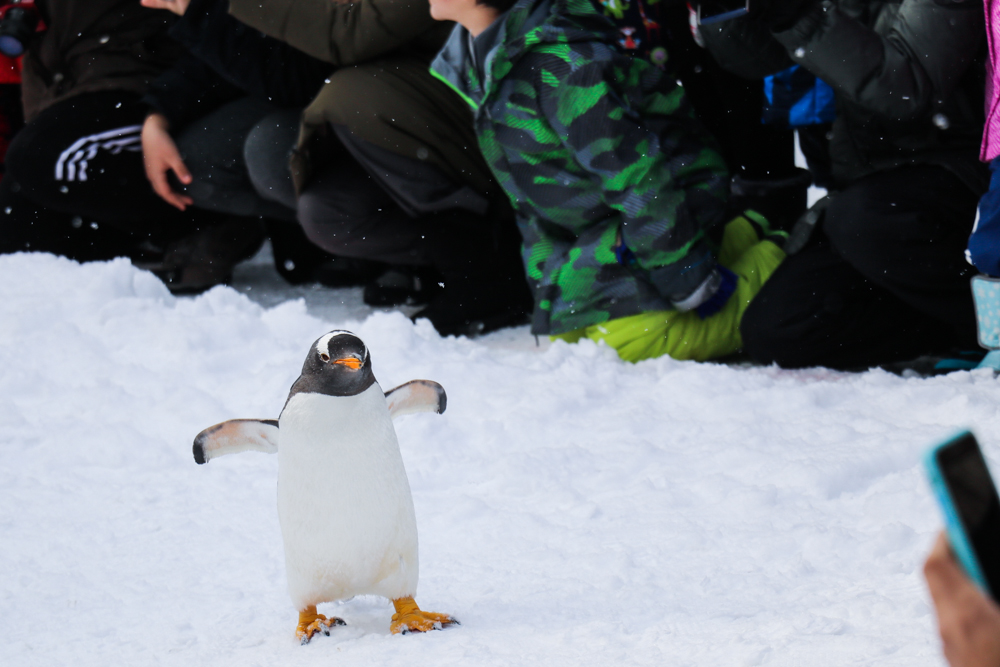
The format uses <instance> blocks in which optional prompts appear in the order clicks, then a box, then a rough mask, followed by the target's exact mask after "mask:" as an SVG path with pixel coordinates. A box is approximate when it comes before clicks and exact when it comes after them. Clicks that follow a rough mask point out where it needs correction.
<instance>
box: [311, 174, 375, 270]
mask: <svg viewBox="0 0 1000 667" xmlns="http://www.w3.org/2000/svg"><path fill="white" fill-rule="evenodd" d="M356 199H357V198H356ZM372 216H373V212H372V211H369V210H366V207H364V206H363V205H361V206H359V205H358V202H357V201H354V202H352V201H351V198H350V197H349V196H338V197H331V196H330V193H328V192H317V191H315V190H306V191H305V192H303V193H302V195H300V196H299V202H298V218H299V224H300V225H302V231H304V232H305V235H306V237H307V238H308V239H309V240H310V241H311V242H312V243H314V244H316V245H317V246H319V247H320V248H322V249H323V250H326V251H327V252H329V253H331V254H334V255H337V254H340V255H345V256H350V255H352V252H351V248H352V246H354V245H356V240H357V239H356V237H357V236H358V234H357V232H358V230H359V229H360V228H361V227H363V226H364V225H365V224H367V223H368V222H369V221H370V220H371V218H372Z"/></svg>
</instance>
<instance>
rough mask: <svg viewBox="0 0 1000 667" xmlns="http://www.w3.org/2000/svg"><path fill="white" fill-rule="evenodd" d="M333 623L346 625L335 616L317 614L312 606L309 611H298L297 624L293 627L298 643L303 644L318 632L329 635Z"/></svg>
mask: <svg viewBox="0 0 1000 667" xmlns="http://www.w3.org/2000/svg"><path fill="white" fill-rule="evenodd" d="M335 625H347V623H345V622H344V619H342V618H337V617H336V616H331V617H330V618H327V617H326V616H324V615H323V614H317V613H316V608H315V607H313V608H312V610H311V611H308V610H307V611H305V612H300V613H299V625H298V627H297V628H296V629H295V636H296V637H298V639H299V643H300V644H302V645H303V646H305V645H306V644H308V643H309V641H310V640H311V639H312V638H313V637H315V636H316V635H317V634H319V633H320V632H322V633H323V634H324V635H326V636H327V637H329V636H330V628H331V627H333V626H335Z"/></svg>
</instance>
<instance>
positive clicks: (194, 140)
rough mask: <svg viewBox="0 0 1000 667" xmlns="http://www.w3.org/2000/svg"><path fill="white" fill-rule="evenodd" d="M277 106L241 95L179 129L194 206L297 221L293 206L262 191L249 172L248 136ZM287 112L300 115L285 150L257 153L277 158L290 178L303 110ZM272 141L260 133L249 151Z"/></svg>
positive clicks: (179, 145) (187, 190)
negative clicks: (289, 164)
mask: <svg viewBox="0 0 1000 667" xmlns="http://www.w3.org/2000/svg"><path fill="white" fill-rule="evenodd" d="M277 111H278V107H276V106H275V105H273V104H270V103H269V102H266V101H263V100H259V99H257V98H255V97H250V96H248V97H242V98H240V99H237V100H234V101H232V102H229V103H228V104H225V105H223V106H222V107H220V108H218V109H216V110H215V111H213V112H211V113H209V114H206V115H205V116H204V117H202V118H199V119H198V120H196V121H194V122H192V123H190V124H188V125H187V126H185V127H184V128H182V129H181V130H180V132H178V133H177V136H176V141H177V149H178V150H179V151H180V154H181V158H182V159H183V160H184V164H185V165H186V166H187V168H188V170H189V171H190V172H191V177H192V179H193V180H192V182H191V184H190V185H188V186H187V187H186V188H184V192H185V193H186V194H187V195H188V196H189V197H191V199H192V200H193V201H194V205H195V206H197V207H199V208H203V209H207V210H210V211H217V212H220V213H227V214H230V215H237V216H246V217H264V218H271V219H276V220H286V221H289V222H294V221H295V208H294V205H293V206H292V207H289V206H286V205H283V204H281V203H278V202H276V201H274V200H273V199H270V198H264V197H261V196H259V195H258V194H257V190H256V189H255V188H254V184H253V183H252V182H251V178H250V174H249V173H248V171H247V167H248V165H247V160H246V157H245V155H246V153H247V151H248V146H247V142H248V135H250V134H251V131H252V130H253V129H254V127H255V126H256V125H257V124H258V123H259V122H260V121H261V119H263V118H265V117H268V116H270V115H272V114H274V113H275V112H277ZM286 115H289V116H290V117H293V118H295V126H294V128H295V129H294V132H295V134H293V135H292V136H291V138H290V139H288V140H287V142H286V145H284V146H281V147H280V149H276V150H272V151H269V152H268V153H266V154H264V155H259V156H255V157H256V158H257V159H259V160H264V161H267V162H269V163H273V165H274V166H273V168H274V169H275V171H276V172H279V173H280V172H282V171H283V172H284V173H285V174H287V176H286V179H287V180H288V181H289V183H290V182H291V175H290V173H289V172H288V155H289V153H290V152H291V150H292V148H293V147H294V145H295V137H296V135H297V133H298V115H299V112H298V111H289V112H286ZM283 138H284V137H283ZM272 144H274V142H270V143H268V142H267V141H266V138H258V139H257V141H256V142H255V144H254V146H253V147H252V148H249V150H250V151H253V152H255V153H256V152H257V151H259V150H261V148H263V147H264V146H270V145H272Z"/></svg>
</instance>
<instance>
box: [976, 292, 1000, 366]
mask: <svg viewBox="0 0 1000 667" xmlns="http://www.w3.org/2000/svg"><path fill="white" fill-rule="evenodd" d="M972 302H973V303H974V304H975V306H976V328H977V329H978V331H979V345H981V346H982V347H983V348H985V349H987V350H990V352H989V353H988V354H987V355H986V356H985V357H983V360H982V361H980V362H979V366H978V368H992V369H993V370H995V371H1000V279H998V278H991V277H989V276H984V275H979V276H973V277H972Z"/></svg>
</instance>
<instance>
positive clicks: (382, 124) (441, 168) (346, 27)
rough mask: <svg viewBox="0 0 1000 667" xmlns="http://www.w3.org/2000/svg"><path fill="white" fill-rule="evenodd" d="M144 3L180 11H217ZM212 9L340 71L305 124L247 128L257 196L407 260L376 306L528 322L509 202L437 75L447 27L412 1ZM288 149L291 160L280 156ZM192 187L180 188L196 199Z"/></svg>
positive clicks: (326, 234) (340, 240) (494, 323)
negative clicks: (435, 64) (405, 305)
mask: <svg viewBox="0 0 1000 667" xmlns="http://www.w3.org/2000/svg"><path fill="white" fill-rule="evenodd" d="M145 1H146V4H147V5H148V6H151V7H152V6H162V7H164V8H167V9H172V10H174V11H175V12H176V13H181V14H184V12H185V10H187V11H198V12H201V11H202V9H201V8H203V7H206V6H208V3H206V2H197V3H192V4H191V5H190V6H189V5H188V3H187V2H186V1H185V0H180V2H177V3H174V2H168V1H167V0H145ZM217 4H221V5H222V6H228V11H229V12H230V13H231V14H232V15H233V16H235V17H236V18H237V19H239V20H240V21H242V22H244V23H246V24H247V25H249V26H250V27H252V28H255V29H257V30H260V31H262V32H264V33H265V34H267V35H269V36H271V37H273V38H275V39H277V40H280V41H281V42H284V43H286V44H288V45H291V46H292V47H294V48H296V49H298V50H300V51H301V52H303V53H304V54H308V55H309V56H311V57H313V58H315V59H318V60H320V61H322V62H324V63H325V64H326V66H327V67H328V68H330V70H331V71H330V73H329V76H328V77H327V79H326V81H325V83H324V85H323V86H322V89H321V90H320V91H319V93H318V95H317V96H316V98H315V99H314V100H313V101H312V103H311V104H309V106H308V107H307V108H306V109H305V111H304V113H303V114H302V115H301V127H300V123H299V114H298V113H297V112H294V111H290V112H285V113H277V114H273V115H270V116H268V117H267V118H265V119H264V120H263V121H261V122H260V123H258V124H257V125H255V126H254V127H253V128H252V129H251V131H250V132H249V134H248V135H247V140H246V143H245V145H244V153H243V157H244V160H245V168H246V172H247V175H248V176H249V178H250V181H251V182H252V183H253V185H254V186H255V188H256V191H257V193H258V194H259V195H260V196H261V197H262V198H263V199H265V200H268V201H270V202H272V205H274V204H277V205H279V206H284V207H285V208H287V209H290V210H295V211H296V214H297V217H298V220H299V222H300V223H301V225H302V228H303V230H304V231H305V234H306V235H307V237H308V238H309V239H310V240H311V241H312V242H313V243H315V244H316V245H317V246H319V247H321V248H323V249H324V250H326V251H328V252H329V253H331V254H332V255H334V256H336V257H338V258H339V257H348V258H356V259H363V260H369V261H377V262H382V263H384V264H388V265H392V266H394V267H401V268H402V269H403V270H402V271H395V272H394V275H393V276H389V277H388V279H385V280H383V279H384V278H386V277H385V276H383V277H382V278H380V279H379V280H378V281H375V283H374V284H373V285H370V286H369V288H367V289H366V292H365V297H366V301H368V302H369V303H375V304H378V305H388V304H392V303H399V302H402V301H409V302H411V303H426V304H427V305H426V307H425V308H424V309H423V310H422V311H420V312H419V313H418V314H417V316H416V317H427V318H428V319H430V320H431V323H432V324H433V325H434V327H435V328H436V329H437V330H438V332H439V333H441V334H442V335H447V334H475V333H482V332H485V331H489V330H492V329H495V328H499V327H502V326H507V325H512V324H520V323H521V322H523V321H526V317H527V310H528V304H529V303H530V295H529V294H528V292H527V286H526V285H525V283H524V279H523V276H522V273H521V266H520V258H519V256H518V238H517V232H516V229H515V228H514V222H513V215H512V212H511V209H510V204H509V203H508V202H507V200H506V198H505V196H504V195H503V192H502V190H501V189H500V188H499V187H497V186H496V184H495V183H494V182H493V180H492V178H491V176H490V174H489V171H488V169H487V167H486V165H485V162H484V160H483V157H482V156H481V155H480V154H479V152H478V150H477V147H476V144H475V141H474V137H473V135H472V130H471V119H470V117H469V111H468V109H467V108H466V107H465V103H464V102H463V101H462V100H461V99H460V98H459V97H458V96H457V95H455V94H454V93H453V92H452V91H450V90H449V89H448V88H447V86H445V85H444V84H443V83H441V82H440V81H437V80H436V79H435V78H433V77H432V76H431V75H430V73H429V71H428V65H429V63H430V60H431V58H432V57H433V55H434V54H435V53H436V52H437V50H438V48H440V46H441V44H443V42H444V39H445V37H446V36H447V32H448V28H447V26H441V25H438V24H436V23H435V22H434V21H433V20H432V19H431V18H430V16H429V14H428V11H427V6H426V5H422V4H420V3H412V2H409V1H404V0H361V1H360V2H356V3H321V4H318V5H317V4H316V3H314V2H305V1H301V0H274V1H273V2H268V3H263V4H261V3H259V2H243V1H242V0H230V1H229V2H228V3H226V2H224V0H223V1H222V2H221V3H217ZM184 20H185V21H186V20H187V17H186V16H185V19H184ZM147 130H148V131H149V132H150V135H151V134H152V133H153V132H158V133H160V134H161V135H162V132H163V128H162V127H160V128H156V127H153V128H150V127H149V125H147ZM187 131H188V130H183V131H182V132H181V135H180V138H179V142H180V143H182V144H183V143H185V141H186V140H185V139H184V134H185V133H186V132H187ZM199 131H200V130H199ZM289 149H291V151H290V152H291V159H290V161H289V160H287V159H278V158H279V157H280V156H281V155H282V154H285V155H287V154H288V153H289ZM289 164H290V165H291V172H289ZM156 171H162V167H159V168H157V169H156ZM174 171H176V170H174ZM153 178H154V179H155V178H157V177H156V176H155V174H154V176H153ZM182 180H183V179H182ZM185 185H189V186H194V185H195V183H193V182H191V183H189V184H185ZM187 190H188V192H189V194H187V195H185V194H184V193H182V192H180V189H177V191H176V193H174V194H176V196H184V197H188V199H187V203H190V202H192V201H193V202H194V203H195V204H197V203H198V202H197V197H196V193H195V191H194V189H193V187H188V188H187ZM165 194H166V195H167V196H171V193H165Z"/></svg>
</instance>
